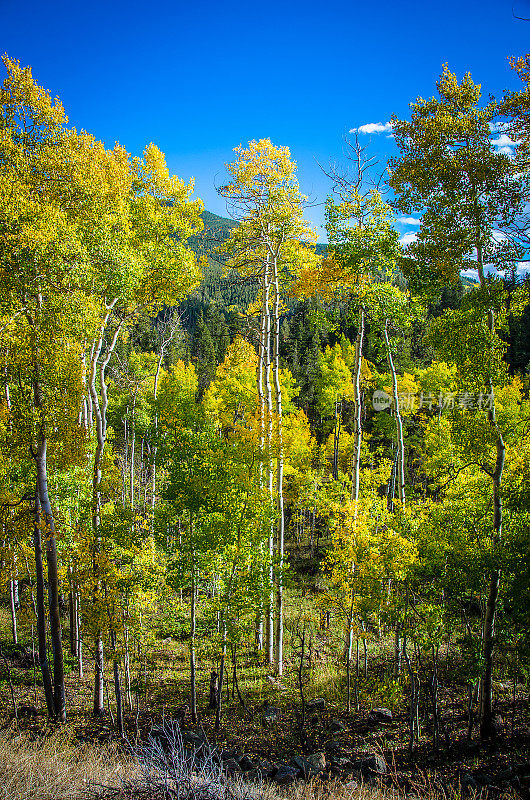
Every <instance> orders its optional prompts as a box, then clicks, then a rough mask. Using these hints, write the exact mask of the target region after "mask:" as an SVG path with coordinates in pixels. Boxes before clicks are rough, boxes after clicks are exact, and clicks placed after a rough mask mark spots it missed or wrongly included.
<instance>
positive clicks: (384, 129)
mask: <svg viewBox="0 0 530 800" xmlns="http://www.w3.org/2000/svg"><path fill="white" fill-rule="evenodd" d="M391 130H392V123H391V122H385V124H384V125H383V123H382V122H367V123H366V124H365V125H359V127H358V128H350V133H388V131H391Z"/></svg>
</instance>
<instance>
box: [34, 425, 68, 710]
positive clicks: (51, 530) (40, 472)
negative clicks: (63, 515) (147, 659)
mask: <svg viewBox="0 0 530 800" xmlns="http://www.w3.org/2000/svg"><path fill="white" fill-rule="evenodd" d="M35 462H36V466H37V486H38V491H39V500H40V507H41V512H42V516H43V521H44V531H45V533H46V561H47V565H48V599H49V609H50V638H51V642H52V648H53V683H54V692H53V700H54V708H55V716H56V717H57V719H58V720H59V721H60V722H65V721H66V705H65V691H64V664H63V643H62V638H61V618H60V613H59V570H58V563H57V542H56V540H55V521H54V518H53V513H52V508H51V504H50V498H49V496H48V479H47V471H46V438H44V437H42V438H41V440H40V442H39V445H38V449H37V452H36V454H35Z"/></svg>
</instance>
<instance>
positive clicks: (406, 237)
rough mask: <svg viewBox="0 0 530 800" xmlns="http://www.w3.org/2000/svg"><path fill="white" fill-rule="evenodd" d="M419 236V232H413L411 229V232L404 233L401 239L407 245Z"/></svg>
mask: <svg viewBox="0 0 530 800" xmlns="http://www.w3.org/2000/svg"><path fill="white" fill-rule="evenodd" d="M417 238H418V234H417V233H412V231H411V232H410V233H405V234H403V236H402V237H401V239H400V240H399V241H400V243H401V244H402V245H403V246H405V245H407V244H412V242H415V241H416V239H417Z"/></svg>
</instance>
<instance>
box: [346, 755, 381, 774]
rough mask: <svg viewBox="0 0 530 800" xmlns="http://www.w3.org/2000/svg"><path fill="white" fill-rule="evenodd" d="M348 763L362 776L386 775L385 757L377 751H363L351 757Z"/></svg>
mask: <svg viewBox="0 0 530 800" xmlns="http://www.w3.org/2000/svg"><path fill="white" fill-rule="evenodd" d="M350 765H351V767H352V769H355V770H358V771H359V772H360V773H361V775H362V777H363V778H372V777H374V776H375V775H386V774H387V772H388V767H387V765H386V762H385V759H384V758H383V756H380V755H379V753H365V754H362V755H360V756H359V757H358V758H356V759H354V758H352V759H351V762H350Z"/></svg>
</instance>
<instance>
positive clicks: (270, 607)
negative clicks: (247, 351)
mask: <svg viewBox="0 0 530 800" xmlns="http://www.w3.org/2000/svg"><path fill="white" fill-rule="evenodd" d="M269 262H270V259H269V256H267V260H266V264H265V271H264V280H263V298H262V311H263V314H264V316H265V320H264V328H265V336H264V375H265V399H266V406H267V441H266V464H267V487H268V491H269V497H270V502H271V506H272V504H273V502H274V483H273V464H272V435H273V413H272V408H273V405H272V385H271V360H272V359H271V314H270V263H269ZM268 549H269V597H268V604H267V620H266V623H267V624H266V634H267V642H266V649H267V663H268V664H269V666H272V664H273V663H274V528H273V525H272V523H271V527H270V531H269V536H268Z"/></svg>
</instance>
